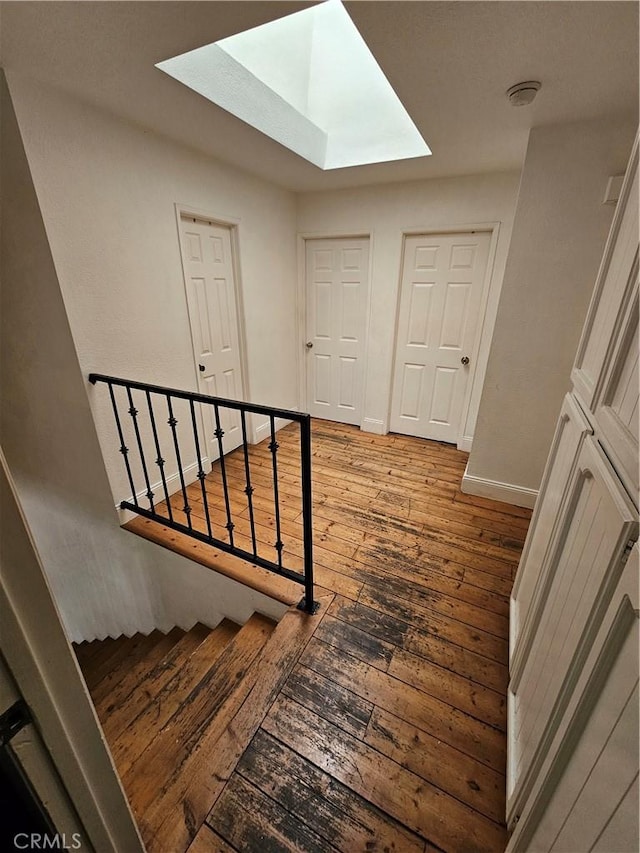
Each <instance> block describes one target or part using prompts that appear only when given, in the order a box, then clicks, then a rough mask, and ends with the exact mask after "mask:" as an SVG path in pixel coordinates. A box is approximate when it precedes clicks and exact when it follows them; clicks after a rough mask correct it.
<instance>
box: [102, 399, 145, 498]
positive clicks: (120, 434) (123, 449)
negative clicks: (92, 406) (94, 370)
mask: <svg viewBox="0 0 640 853" xmlns="http://www.w3.org/2000/svg"><path fill="white" fill-rule="evenodd" d="M107 385H108V386H109V395H110V397H111V405H112V406H113V414H114V417H115V419H116V426H117V428H118V438H119V439H120V453H122V456H123V458H124V466H125V468H126V469H127V477H128V478H129V485H130V486H131V496H132V500H133V502H134V504H135V505H136V506H138V497H137V495H136V487H135V486H134V485H133V475H132V474H131V465H130V464H129V448H128V447H127V446H126V444H125V443H124V435H123V432H122V424H121V423H120V415H119V414H118V405H117V403H116V396H115V394H114V393H113V385H112V384H111V383H110V382H108V383H107Z"/></svg>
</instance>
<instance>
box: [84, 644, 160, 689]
mask: <svg viewBox="0 0 640 853" xmlns="http://www.w3.org/2000/svg"><path fill="white" fill-rule="evenodd" d="M163 636H164V635H163V634H161V633H160V631H152V632H151V633H150V634H149V635H148V636H145V635H144V634H135V635H134V636H133V637H119V638H118V640H116V641H115V642H114V644H113V648H112V650H111V653H110V654H108V655H107V656H106V657H104V658H103V659H101V660H100V661H99V662H96V663H95V664H94V663H93V662H92V664H91V666H90V667H89V669H88V670H87V671H86V673H84V676H85V681H86V683H87V687H88V688H89V692H90V693H91V694H92V695H93V693H94V691H95V689H96V688H97V686H98V684H100V682H101V681H102V679H103V678H106V677H107V676H108V675H109V673H110V672H112V671H113V670H114V669H116V668H117V667H119V666H120V665H121V664H123V663H124V662H125V661H126V665H128V666H132V665H133V664H134V663H135V662H136V661H137V660H138V659H139V658H140V657H141V656H142V655H144V653H145V652H146V651H147V650H148V649H150V648H152V647H153V646H154V645H155V644H156V643H157V642H158V641H159V640H160V638H161V637H163Z"/></svg>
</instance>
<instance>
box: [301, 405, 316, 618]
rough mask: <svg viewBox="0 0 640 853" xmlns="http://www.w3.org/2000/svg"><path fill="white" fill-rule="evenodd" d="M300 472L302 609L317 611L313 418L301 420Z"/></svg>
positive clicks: (309, 611)
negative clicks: (315, 599)
mask: <svg viewBox="0 0 640 853" xmlns="http://www.w3.org/2000/svg"><path fill="white" fill-rule="evenodd" d="M300 473H301V481H302V529H303V545H304V598H303V599H302V601H301V602H300V605H299V606H300V609H301V610H305V611H306V612H307V613H316V612H317V610H318V605H317V604H316V603H315V602H314V600H313V517H312V506H313V500H312V495H311V418H310V416H309V415H307V416H306V418H305V419H304V420H302V421H300Z"/></svg>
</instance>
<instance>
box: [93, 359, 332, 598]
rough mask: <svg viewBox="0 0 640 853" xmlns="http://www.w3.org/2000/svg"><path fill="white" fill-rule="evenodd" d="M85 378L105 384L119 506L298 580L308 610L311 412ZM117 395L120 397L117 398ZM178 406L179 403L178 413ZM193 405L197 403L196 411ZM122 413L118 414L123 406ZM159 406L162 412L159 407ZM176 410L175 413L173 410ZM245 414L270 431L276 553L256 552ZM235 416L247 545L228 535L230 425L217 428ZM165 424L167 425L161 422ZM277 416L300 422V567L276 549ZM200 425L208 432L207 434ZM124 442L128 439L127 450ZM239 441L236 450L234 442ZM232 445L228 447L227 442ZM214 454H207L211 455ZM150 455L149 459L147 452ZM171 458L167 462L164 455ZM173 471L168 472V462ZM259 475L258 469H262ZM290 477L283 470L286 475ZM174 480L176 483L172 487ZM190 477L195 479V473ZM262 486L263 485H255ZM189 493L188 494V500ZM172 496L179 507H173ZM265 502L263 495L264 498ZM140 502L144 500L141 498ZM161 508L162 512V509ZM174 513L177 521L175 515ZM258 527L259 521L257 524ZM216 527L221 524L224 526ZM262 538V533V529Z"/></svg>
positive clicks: (280, 546) (231, 523) (232, 521)
mask: <svg viewBox="0 0 640 853" xmlns="http://www.w3.org/2000/svg"><path fill="white" fill-rule="evenodd" d="M89 381H90V382H91V383H92V384H94V385H95V384H96V382H102V383H105V384H106V385H107V387H108V388H109V397H110V401H111V408H112V410H113V416H114V419H115V426H116V430H117V434H118V441H119V443H120V446H119V450H120V453H121V454H122V457H123V461H124V468H125V473H126V478H127V482H128V485H129V488H130V490H131V500H123V501H122V502H121V503H120V507H121V508H122V509H126V510H130V511H131V512H134V513H137V514H138V515H141V516H143V517H145V518H148V519H151V520H153V521H157V522H160V523H161V524H164V525H165V526H166V527H169V528H171V529H172V530H176V531H178V532H180V533H184V534H187V535H188V536H191V537H193V538H194V539H197V540H198V541H200V542H205V543H207V544H209V545H212V546H214V547H216V548H219V549H220V550H222V551H225V552H227V553H229V554H233V555H234V556H236V557H240V558H241V559H243V560H246V561H247V562H249V563H252V564H254V565H258V566H261V567H262V568H264V569H268V570H269V571H271V572H274V573H275V574H277V575H280V576H281V577H285V578H288V579H289V580H292V581H295V582H296V583H299V584H302V585H303V586H304V597H303V599H302V601H301V602H300V604H299V605H298V607H299V608H300V609H301V610H304V611H306V612H307V613H315V612H316V611H317V607H318V606H317V604H316V603H315V601H314V597H313V542H312V518H311V418H310V416H309V415H307V414H301V413H300V412H294V411H289V410H287V409H276V408H273V407H271V406H259V405H253V404H250V403H242V402H239V401H237V400H227V399H224V398H222V397H212V396H208V395H206V394H196V393H192V392H190V391H180V390H177V389H174V388H165V387H161V386H159V385H151V384H148V383H145V382H134V381H130V380H128V379H119V378H117V377H115V376H105V375H103V374H99V373H91V374H90V375H89ZM118 398H119V399H118ZM178 406H181V407H182V410H181V412H177V411H176V409H177V407H178ZM198 406H200V407H202V408H201V410H200V413H199V412H198ZM123 407H124V409H125V413H124V414H123V412H122V408H123ZM161 410H162V412H161ZM177 414H179V415H180V417H177V416H176V415H177ZM247 414H255V415H262V416H266V417H267V418H268V428H269V434H268V436H267V438H269V444H268V449H269V451H270V455H271V464H270V468H271V476H270V478H269V479H270V480H271V482H270V484H269V487H268V493H269V501H270V502H271V503H272V508H273V531H274V533H275V541H274V542H273V545H272V546H270V547H272V548H273V549H274V550H275V559H269V558H267V557H265V556H264V553H260V545H263V546H264V541H262V542H259V541H258V537H257V532H256V526H257V523H258V522H257V519H256V514H257V513H256V508H255V505H254V504H255V498H254V495H255V491H256V490H255V486H254V483H253V482H252V476H253V474H252V461H251V460H252V454H251V451H250V445H249V442H248V430H247ZM225 415H226V417H227V420H228V419H229V417H232V418H234V419H235V422H234V428H233V431H234V432H235V433H236V434H237V437H236V439H235V441H234V442H233V444H234V445H237V448H238V453H239V454H240V456H241V463H240V465H239V466H238V465H234V468H233V472H234V475H236V474H237V473H238V471H240V472H241V474H242V486H241V491H242V493H243V494H244V496H245V497H244V499H243V500H244V502H245V504H246V506H243V510H246V513H247V515H246V517H245V516H244V512H243V517H242V523H243V524H244V525H245V527H246V525H247V523H248V531H245V533H244V534H243V535H242V539H243V541H244V542H246V543H247V544H246V547H243V546H241V545H240V544H239V543H238V541H237V540H238V539H239V538H240V537H239V536H236V535H235V534H234V531H235V530H236V526H237V525H236V522H237V521H238V520H239V519H238V517H237V516H236V515H234V508H233V506H232V501H231V497H230V483H229V478H230V473H229V470H228V468H229V463H228V462H227V460H225V456H226V454H228V453H229V452H230V449H229V445H225V435H226V436H227V440H228V438H229V430H225V429H224V423H223V421H224V417H225ZM164 418H166V420H165V421H164V424H166V426H168V427H169V429H168V430H167V429H166V426H164V424H163V420H164ZM276 419H286V420H289V421H293V422H295V423H297V424H298V425H299V462H300V464H299V481H300V495H299V497H300V509H301V523H302V554H300V555H299V557H298V559H300V558H301V561H302V571H297V570H296V569H294V568H291V567H290V566H289V567H288V566H287V565H286V561H285V560H284V557H283V554H285V555H286V554H287V552H286V548H285V542H284V541H283V535H282V520H281V501H280V488H279V478H278V455H277V454H278V449H279V447H280V445H279V444H278V442H277V441H276ZM207 424H208V425H209V427H210V429H209V433H208V434H207ZM203 441H204V442H209V443H210V445H211V448H212V450H213V451H214V452H212V453H211V454H209V455H207V451H206V447H203ZM128 445H132V446H135V450H134V452H133V453H132V451H131V449H130V447H129V446H128ZM240 448H241V449H240ZM234 449H235V447H234ZM214 453H215V458H211V457H213V456H214ZM191 454H195V462H194V463H192V465H191V466H186V467H187V468H188V467H191V468H192V471H193V470H195V471H196V472H197V473H196V479H197V480H199V483H200V485H199V487H196V488H197V491H198V503H199V502H200V500H201V502H202V509H201V511H200V515H199V516H198V520H197V522H196V520H194V513H193V507H192V506H191V501H192V500H193V495H194V492H193V488H191V489H190V486H188V484H187V479H188V477H186V476H185V458H188V456H187V455H189V456H190V455H191ZM150 455H151V456H154V457H155V459H153V461H152V463H151V465H150V464H149V456H150ZM168 460H171V461H168ZM207 460H208V461H209V462H210V463H212V465H213V466H214V467H215V468H216V470H217V474H218V475H219V478H220V485H221V491H222V501H221V503H222V506H219V505H217V504H215V505H214V504H212V495H211V493H210V491H208V489H207V483H208V480H207V477H208V476H210V475H208V474H207V473H206V472H205V470H204V469H205V464H206V461H207ZM174 463H175V473H173V474H168V471H170V470H171V469H172V468H173V467H174ZM152 465H155V469H157V471H158V474H157V476H158V477H159V480H158V482H157V483H155V484H154V483H153V482H152V481H153V479H154V477H153V474H152V471H153V470H155V469H153V468H152V467H151V466H152ZM261 476H263V474H261ZM292 476H294V475H292V474H291V473H287V477H288V481H290V480H291V477H292ZM136 481H137V482H138V484H142V483H143V484H144V488H142V489H139V490H138V489H136ZM173 483H175V484H176V488H175V491H173ZM194 483H195V479H194ZM154 488H155V489H156V492H157V491H158V490H159V489H161V490H162V499H161V501H160V503H158V502H157V501H156V500H154V499H155V496H156V493H154ZM262 488H263V490H267V486H265V485H264V484H263V485H262ZM190 495H191V499H190ZM176 501H179V502H180V503H182V506H176ZM263 503H264V502H263ZM145 504H146V505H145ZM163 509H164V510H166V514H163V512H162V510H163ZM215 513H217V514H218V515H220V514H221V515H222V518H223V519H224V522H223V521H218V522H215V521H214V520H213V515H214V514H215ZM181 516H183V517H184V520H183V521H182V520H180V518H181ZM261 529H262V530H264V527H261ZM223 531H226V532H224V533H223ZM263 540H264V536H263Z"/></svg>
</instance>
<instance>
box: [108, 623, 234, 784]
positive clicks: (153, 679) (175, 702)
mask: <svg viewBox="0 0 640 853" xmlns="http://www.w3.org/2000/svg"><path fill="white" fill-rule="evenodd" d="M206 630H207V633H206V636H204V637H202V636H201V637H200V642H198V643H195V644H191V645H190V646H185V648H184V653H182V654H176V655H173V656H171V657H170V666H169V667H167V666H163V665H162V663H161V664H159V666H158V667H157V669H156V671H155V672H152V673H150V675H149V677H148V679H147V681H146V682H145V685H144V690H143V691H140V696H141V699H142V702H141V703H140V704H142V703H144V706H143V708H142V710H141V712H140V713H139V714H138V715H137V717H135V718H134V719H133V720H130V722H129V724H128V726H127V728H126V730H121V733H120V736H119V737H118V739H117V741H116V742H115V744H114V745H113V747H112V753H113V757H114V760H115V762H116V765H117V767H118V771H119V773H120V775H121V776H122V777H124V776H125V775H126V774H127V773H128V772H130V771H131V769H132V767H133V766H134V765H135V763H136V762H137V761H138V760H139V759H140V757H141V756H144V754H145V751H146V750H147V749H148V748H149V747H150V745H151V744H153V741H154V739H155V738H156V737H157V736H158V734H159V733H160V732H161V730H162V729H163V727H164V726H166V725H168V724H169V722H170V721H171V719H172V717H173V716H174V715H175V714H176V713H178V712H179V710H180V707H181V706H182V703H183V702H184V701H185V699H186V697H188V696H189V695H190V694H191V692H192V691H193V690H194V689H195V688H196V687H197V686H198V685H199V684H200V682H201V681H202V679H203V678H204V677H205V676H206V674H207V672H209V670H210V669H211V668H212V666H213V665H214V664H215V662H216V661H217V659H218V658H219V657H220V656H221V655H222V654H223V652H224V651H225V649H226V648H227V646H228V645H229V643H230V642H231V641H232V640H233V638H234V637H235V636H236V634H237V633H238V632H239V631H240V626H239V625H236V624H235V623H234V622H231V621H230V620H228V619H223V620H222V622H221V623H220V624H219V625H217V626H216V627H215V628H214V629H213V630H211V629H206ZM192 632H194V629H192ZM192 632H189V633H190V634H191V633H192ZM194 633H195V634H196V635H197V632H194ZM186 636H187V637H188V636H189V634H187V635H186ZM178 646H180V644H178ZM176 649H177V651H178V652H180V651H182V649H178V648H177V647H176ZM167 676H168V677H167ZM158 682H159V683H160V684H161V685H162V686H161V688H160V689H159V690H156V689H155V685H156V684H157V683H158ZM136 698H138V697H136ZM145 700H146V701H145ZM133 775H135V770H134V771H133Z"/></svg>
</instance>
